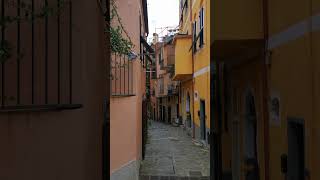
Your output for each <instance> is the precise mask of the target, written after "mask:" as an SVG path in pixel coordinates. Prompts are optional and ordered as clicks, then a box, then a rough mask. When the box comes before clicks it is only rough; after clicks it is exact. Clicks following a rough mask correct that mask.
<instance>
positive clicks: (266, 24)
mask: <svg viewBox="0 0 320 180" xmlns="http://www.w3.org/2000/svg"><path fill="white" fill-rule="evenodd" d="M268 5H269V3H268V0H263V32H264V51H263V57H264V58H263V61H262V71H263V73H262V74H263V75H262V76H263V77H262V79H263V81H262V82H263V112H264V113H263V114H264V152H265V153H264V157H265V159H264V161H265V162H264V166H265V180H269V179H270V177H269V160H270V159H269V142H270V141H269V108H268V101H269V78H268V74H269V73H268V64H269V53H268V39H269V8H268Z"/></svg>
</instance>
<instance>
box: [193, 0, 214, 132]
mask: <svg viewBox="0 0 320 180" xmlns="http://www.w3.org/2000/svg"><path fill="white" fill-rule="evenodd" d="M201 7H203V8H204V14H205V15H204V45H203V47H202V48H199V47H197V52H196V53H195V54H194V55H193V58H194V60H193V62H194V74H193V77H194V94H195V101H194V113H195V116H194V123H195V125H196V127H197V128H199V127H200V117H199V116H198V111H200V100H204V101H205V110H206V116H207V118H206V119H205V121H206V128H207V129H210V45H209V44H210V1H208V0H204V1H200V0H196V1H194V2H193V4H192V21H193V22H194V21H197V25H198V26H199V11H200V9H201ZM197 32H199V30H197ZM196 94H197V95H196ZM197 96H198V97H197ZM199 132H200V131H199ZM196 136H197V135H196Z"/></svg>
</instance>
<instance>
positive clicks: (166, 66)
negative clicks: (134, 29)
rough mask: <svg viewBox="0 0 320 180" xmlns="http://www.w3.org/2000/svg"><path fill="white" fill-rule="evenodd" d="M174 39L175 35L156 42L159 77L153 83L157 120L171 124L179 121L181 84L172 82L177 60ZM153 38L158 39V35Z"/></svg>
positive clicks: (157, 73)
mask: <svg viewBox="0 0 320 180" xmlns="http://www.w3.org/2000/svg"><path fill="white" fill-rule="evenodd" d="M173 37H174V35H167V36H164V37H162V40H161V41H158V40H156V41H154V42H157V43H155V44H154V45H153V46H154V47H155V61H156V62H155V65H156V67H155V70H156V75H157V76H156V77H155V78H156V80H154V81H153V83H154V88H155V99H156V103H155V104H154V109H156V111H157V113H156V116H155V120H158V121H161V122H165V123H170V124H171V123H173V122H177V120H178V119H179V102H178V89H179V82H178V81H173V80H172V77H173V75H174V58H175V52H174V45H173ZM153 38H154V39H157V38H158V37H157V34H154V37H153Z"/></svg>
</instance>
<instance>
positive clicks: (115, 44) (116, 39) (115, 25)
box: [106, 0, 134, 55]
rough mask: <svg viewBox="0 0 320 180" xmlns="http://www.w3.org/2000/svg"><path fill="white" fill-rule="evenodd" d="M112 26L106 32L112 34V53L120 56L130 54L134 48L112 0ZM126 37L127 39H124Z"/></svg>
mask: <svg viewBox="0 0 320 180" xmlns="http://www.w3.org/2000/svg"><path fill="white" fill-rule="evenodd" d="M110 2H111V7H110V9H111V11H110V23H111V24H110V25H109V26H107V29H106V32H109V33H110V43H111V51H112V52H114V53H118V54H125V55H127V54H129V53H130V52H131V50H132V48H133V47H134V45H133V43H132V41H131V38H130V36H129V35H128V32H127V31H126V29H125V28H124V25H123V23H122V20H121V17H120V16H119V14H118V11H117V6H116V4H115V1H114V0H111V1H110ZM124 35H125V37H124Z"/></svg>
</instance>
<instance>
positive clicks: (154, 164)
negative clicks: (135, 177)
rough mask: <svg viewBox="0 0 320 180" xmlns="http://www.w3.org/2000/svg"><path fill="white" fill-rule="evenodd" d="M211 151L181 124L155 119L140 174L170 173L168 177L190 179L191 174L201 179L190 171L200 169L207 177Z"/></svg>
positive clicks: (149, 131) (164, 174) (157, 175)
mask: <svg viewBox="0 0 320 180" xmlns="http://www.w3.org/2000/svg"><path fill="white" fill-rule="evenodd" d="M149 127H150V126H149ZM209 154H210V152H209V150H207V149H205V148H203V147H201V146H197V145H195V144H194V143H193V141H192V138H191V137H190V136H188V135H187V132H186V131H185V130H183V129H182V128H181V127H174V126H172V125H168V124H163V123H160V122H155V121H152V122H151V127H150V128H149V130H148V142H147V145H146V154H145V160H144V161H142V163H141V167H140V175H142V177H143V176H144V175H145V176H150V179H151V178H155V179H157V177H158V178H160V177H161V178H166V176H168V178H169V179H170V178H172V179H179V178H180V177H181V178H182V179H183V178H188V180H189V178H191V179H192V178H196V179H199V177H190V171H199V172H200V173H201V174H202V177H204V178H205V179H206V177H209V172H210V155H209ZM152 176H155V177H152ZM168 178H167V179H168ZM157 180H158V179H157Z"/></svg>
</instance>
